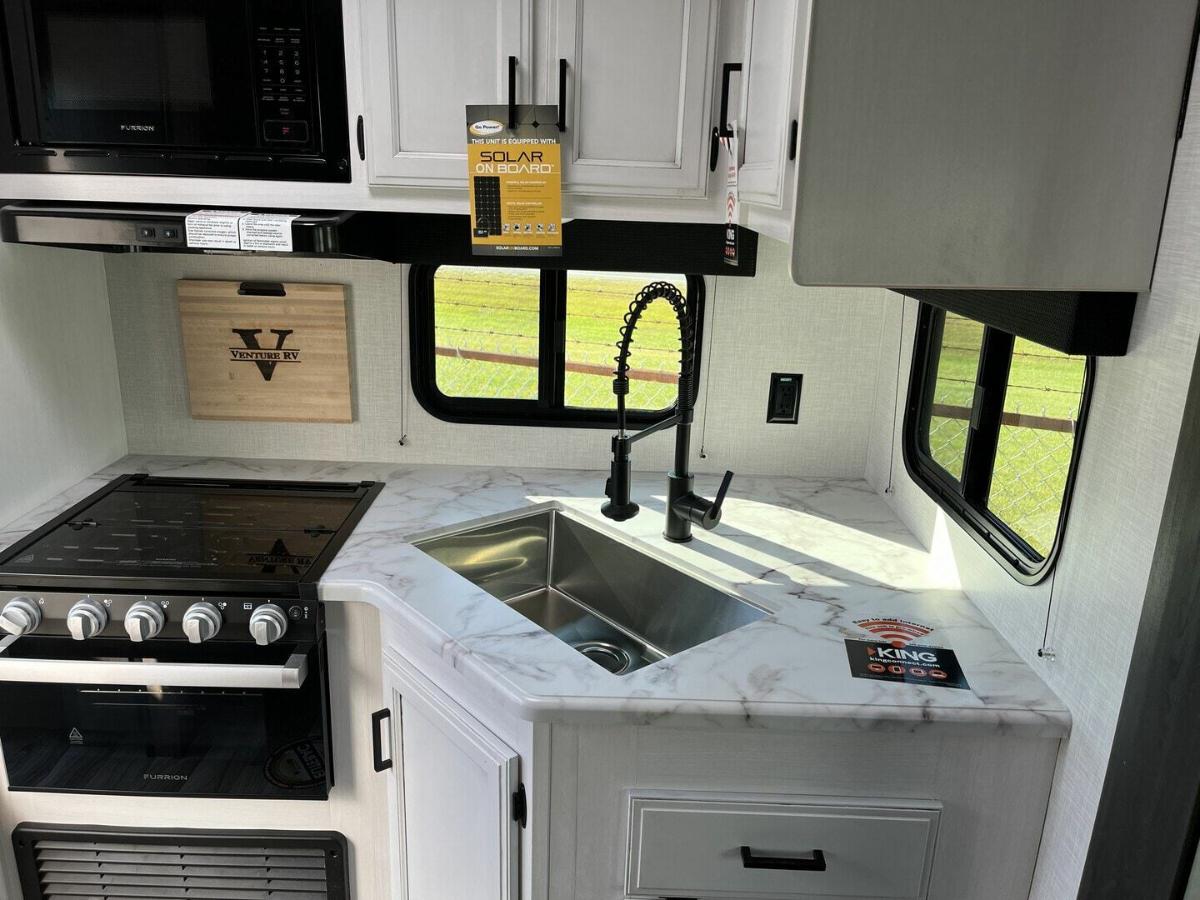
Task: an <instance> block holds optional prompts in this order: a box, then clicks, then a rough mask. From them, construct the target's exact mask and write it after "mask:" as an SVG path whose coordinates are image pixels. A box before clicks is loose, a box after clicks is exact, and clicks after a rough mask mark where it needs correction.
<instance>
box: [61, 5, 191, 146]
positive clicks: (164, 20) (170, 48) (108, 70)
mask: <svg viewBox="0 0 1200 900" xmlns="http://www.w3.org/2000/svg"><path fill="white" fill-rule="evenodd" d="M46 37H47V46H46V52H47V55H48V69H49V76H50V77H49V83H48V84H47V86H46V87H47V97H46V100H47V104H48V105H49V107H50V108H51V109H55V110H63V111H76V110H78V111H93V110H121V111H127V110H146V111H152V110H153V111H157V110H158V109H160V108H161V107H162V105H163V103H164V101H166V100H169V103H170V106H171V107H172V108H173V109H175V110H178V111H181V112H188V111H198V110H204V109H209V108H211V107H212V105H213V91H212V81H211V76H210V72H211V66H210V61H209V53H208V27H207V23H206V20H205V19H204V18H201V17H200V16H197V15H189V14H186V13H183V14H170V13H168V14H165V15H162V16H128V17H126V16H113V15H95V14H87V13H78V12H65V11H60V12H53V13H50V14H49V15H47V17H46ZM133 124H136V123H133Z"/></svg>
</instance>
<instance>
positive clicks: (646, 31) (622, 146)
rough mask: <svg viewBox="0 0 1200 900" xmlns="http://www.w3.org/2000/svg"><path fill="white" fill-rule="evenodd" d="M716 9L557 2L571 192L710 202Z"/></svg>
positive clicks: (708, 3) (689, 2)
mask: <svg viewBox="0 0 1200 900" xmlns="http://www.w3.org/2000/svg"><path fill="white" fill-rule="evenodd" d="M716 5H717V4H716V2H715V0H555V2H554V3H553V5H552V30H553V46H554V55H553V57H550V58H548V59H546V60H544V64H545V65H546V66H547V67H548V71H547V77H546V79H545V83H546V84H548V85H551V86H552V87H553V89H554V91H555V92H556V93H557V90H558V86H559V67H560V66H561V62H560V61H562V60H565V62H566V91H565V97H564V98H562V99H563V100H565V103H566V116H565V118H566V125H567V130H566V133H564V135H563V143H564V147H563V160H564V165H563V170H564V174H563V178H564V182H565V184H566V186H567V188H568V189H569V190H573V191H579V192H586V193H619V194H620V193H623V194H632V195H637V196H662V197H701V196H704V194H705V189H706V186H707V177H708V166H707V154H708V135H707V130H708V123H709V116H708V111H709V108H710V105H711V98H712V87H713V77H712V76H713V69H714V53H715V39H716V18H717V15H716V12H717V10H716Z"/></svg>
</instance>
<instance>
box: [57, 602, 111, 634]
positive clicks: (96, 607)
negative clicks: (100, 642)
mask: <svg viewBox="0 0 1200 900" xmlns="http://www.w3.org/2000/svg"><path fill="white" fill-rule="evenodd" d="M107 627H108V610H107V609H105V608H104V606H103V605H102V604H101V603H100V602H99V601H96V600H92V599H91V598H90V597H89V598H87V599H85V600H80V601H79V602H78V603H76V604H75V605H74V606H72V607H71V611H70V612H68V613H67V630H68V631H70V632H71V637H73V638H74V639H75V640H77V641H86V640H87V639H88V638H90V637H95V636H96V635H98V634H99V633H100V632H101V631H103V630H104V629H105V628H107Z"/></svg>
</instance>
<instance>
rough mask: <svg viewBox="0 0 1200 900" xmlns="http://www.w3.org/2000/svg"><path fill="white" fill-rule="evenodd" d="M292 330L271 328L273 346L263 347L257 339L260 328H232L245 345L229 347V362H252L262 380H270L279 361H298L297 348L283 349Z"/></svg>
mask: <svg viewBox="0 0 1200 900" xmlns="http://www.w3.org/2000/svg"><path fill="white" fill-rule="evenodd" d="M294 331H295V329H292V328H272V329H271V334H273V335H275V346H274V347H263V346H262V345H261V344H259V341H258V336H259V335H260V334H262V333H263V330H262V329H261V328H234V329H233V333H234V334H236V335H237V336H238V337H240V338H241V339H242V343H243V344H244V345H245V346H243V347H230V348H229V360H230V362H246V363H254V365H256V366H258V371H259V373H260V374H261V375H262V377H263V381H270V380H271V378H272V377H273V376H274V375H275V367H276V366H277V365H279V364H280V363H298V362H300V351H299V350H297V349H295V348H292V349H290V350H285V349H284V347H283V345H284V344H285V343H287V339H288V337H289V336H290V335H291V334H293V333H294Z"/></svg>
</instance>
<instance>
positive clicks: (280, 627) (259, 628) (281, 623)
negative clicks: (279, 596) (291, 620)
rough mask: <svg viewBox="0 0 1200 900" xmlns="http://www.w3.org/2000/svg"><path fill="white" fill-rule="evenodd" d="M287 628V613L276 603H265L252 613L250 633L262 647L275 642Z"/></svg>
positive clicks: (285, 632)
mask: <svg viewBox="0 0 1200 900" xmlns="http://www.w3.org/2000/svg"><path fill="white" fill-rule="evenodd" d="M287 630H288V620H287V615H286V614H285V613H284V611H283V610H282V609H280V608H279V607H278V606H276V605H275V604H274V603H267V604H264V605H263V606H260V607H259V608H258V609H256V610H254V612H252V613H251V614H250V634H251V636H252V637H253V638H254V643H256V644H258V646H260V647H265V646H267V644H273V643H275V642H276V641H277V640H279V639H280V638H281V637H283V636H284V635H285V634H287Z"/></svg>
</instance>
